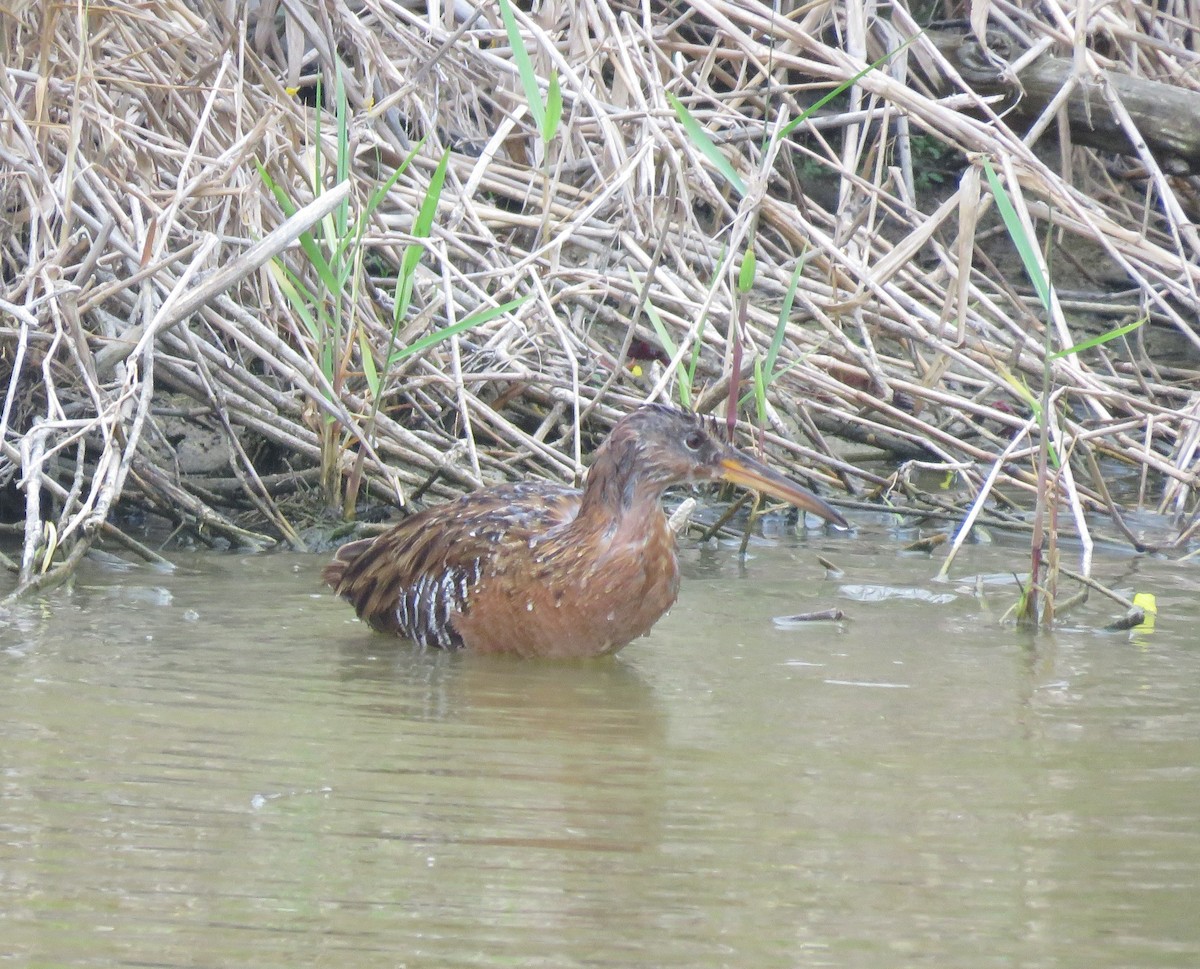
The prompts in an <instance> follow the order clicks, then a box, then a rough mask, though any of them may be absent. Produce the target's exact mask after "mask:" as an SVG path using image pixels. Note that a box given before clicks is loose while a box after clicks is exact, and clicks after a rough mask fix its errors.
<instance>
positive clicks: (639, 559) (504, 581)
mask: <svg viewBox="0 0 1200 969" xmlns="http://www.w3.org/2000/svg"><path fill="white" fill-rule="evenodd" d="M701 481H729V482H732V483H734V484H737V485H741V486H743V487H746V488H756V489H758V490H759V491H762V492H764V493H765V494H768V495H771V496H773V497H775V498H779V499H782V500H783V501H787V502H790V503H791V504H793V505H796V506H797V507H798V508H802V509H804V510H805V511H811V512H813V513H814V514H816V515H820V516H821V517H822V518H824V519H826V520H827V521H831V522H834V523H835V524H837V525H840V526H842V527H847V524H846V520H845V519H844V518H842V516H841V515H839V514H838V513H837V512H836V511H835V510H834V509H833V508H831V507H830V506H829V505H827V504H826V503H825V502H824V501H822V500H821V499H820V498H818V497H816V496H815V495H813V494H810V493H809V492H808V491H806V490H804V489H803V488H801V487H800V486H799V485H796V484H794V483H793V482H791V481H789V480H788V479H787V478H785V477H784V476H783V475H781V474H778V473H777V472H775V471H772V470H771V469H770V468H768V467H766V466H765V465H763V464H760V463H759V462H758V461H756V460H754V459H753V458H751V457H749V456H748V455H746V454H743V453H741V452H740V451H737V450H735V449H734V448H731V447H729V446H727V445H725V444H722V443H721V442H720V441H718V440H717V439H716V438H714V437H713V435H712V434H711V433H710V431H709V429H708V428H707V427H706V425H705V423H704V421H703V420H702V419H701V418H700V417H698V416H696V415H695V414H690V413H685V412H684V411H680V410H675V409H674V408H671V407H664V406H662V405H656V404H651V405H647V406H645V407H641V408H639V409H638V410H636V411H634V412H633V413H631V414H629V415H627V416H626V417H624V418H623V419H622V420H621V421H619V422H618V423H617V425H616V426H615V427H614V428H613V430H612V433H611V434H610V435H609V437H608V440H606V441H605V442H604V443H603V444H602V445H601V446H600V449H599V450H598V451H597V452H596V457H595V461H594V462H593V464H592V467H591V470H590V471H589V472H588V476H587V482H586V484H585V486H584V489H583V490H582V491H579V490H577V489H575V488H567V487H564V486H562V485H556V484H549V483H542V482H538V483H522V484H503V485H499V486H497V487H493V488H485V489H483V490H482V491H476V492H474V493H472V494H469V495H464V496H463V497H461V498H459V499H457V500H456V501H451V502H449V503H448V504H445V505H440V506H438V507H436V508H429V509H426V510H425V511H423V512H420V513H419V514H417V515H413V516H412V517H411V518H407V519H405V520H404V521H402V522H400V523H399V524H398V525H396V526H394V527H393V528H390V529H388V530H387V531H386V532H383V533H382V534H381V535H379V536H377V537H374V538H365V539H361V540H359V541H356V542H350V543H349V544H347V545H343V546H342V547H341V548H340V549H339V550H338V552H337V555H336V556H335V558H334V560H333V561H332V562H330V563H329V565H327V566H326V567H325V571H324V574H323V577H324V579H325V581H326V583H328V584H329V585H330V586H331V587H332V588H333V589H334V591H335V592H337V593H338V594H339V595H341V596H342V597H343V598H345V599H346V600H348V601H349V602H350V603H351V604H352V605H353V606H354V608H355V610H356V611H357V612H358V615H359V616H360V617H361V618H362V619H365V620H366V621H367V622H368V623H370V624H371V626H372V627H374V628H375V629H377V630H379V631H381V632H388V633H395V634H397V635H400V636H405V637H407V638H409V639H411V640H413V641H415V642H416V643H417V644H418V645H420V646H422V647H431V646H437V647H442V648H446V649H454V648H458V647H466V648H467V649H471V650H474V651H476V652H479V653H516V654H518V655H521V656H555V657H583V656H600V655H603V654H606V653H615V652H616V651H617V650H618V649H620V648H621V647H622V646H625V645H626V644H628V643H629V642H631V641H633V640H634V639H636V638H637V637H638V636H643V635H645V634H646V633H648V632H649V631H650V627H651V626H653V625H654V623H655V622H657V621H658V619H659V618H660V617H661V616H662V615H663V613H665V612H666V611H667V610H668V609H670V608H671V605H672V604H673V603H674V602H675V597H676V595H677V594H678V592H679V563H678V561H677V560H676V557H675V535H674V533H673V532H672V531H671V529H670V527H669V526H668V524H667V518H666V516H665V515H664V514H663V511H662V507H661V498H662V494H663V491H665V490H666V489H667V488H669V487H670V486H671V485H677V484H685V483H689V484H690V483H696V482H701Z"/></svg>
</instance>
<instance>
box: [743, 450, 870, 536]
mask: <svg viewBox="0 0 1200 969" xmlns="http://www.w3.org/2000/svg"><path fill="white" fill-rule="evenodd" d="M720 467H721V478H722V480H724V481H728V482H729V483H730V484H735V485H738V486H739V487H742V488H752V489H754V490H755V491H761V492H762V493H763V494H766V495H770V496H771V497H772V498H778V499H779V500H780V501H786V502H788V504H791V505H795V506H796V507H797V508H799V509H801V510H803V511H808V512H812V513H813V514H814V515H818V516H819V517H821V518H824V519H825V520H826V521H828V522H833V524H835V525H837V526H838V527H839V528H849V527H850V523H849V522H848V521H846V519H845V518H843V517H842V516H841V514H840V513H839V512H838V511H837V509H835V508H834V507H833V506H831V505H829V504H828V503H827V502H825V501H822V500H821V499H820V498H818V497H817V496H816V495H814V494H813V493H812V492H811V491H808V490H807V489H805V488H801V487H800V486H799V485H798V484H796V483H795V482H793V481H792V480H790V479H789V478H786V477H784V476H783V475H782V474H780V473H779V472H777V471H773V470H771V469H770V468H768V467H767V466H766V465H765V464H760V463H759V462H758V461H755V460H754V459H753V458H750V457H747V456H746V455H744V454H741V453H738V452H734V453H732V454H727V455H726V456H724V457H723V458H721V460H720Z"/></svg>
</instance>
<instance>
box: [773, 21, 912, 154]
mask: <svg viewBox="0 0 1200 969" xmlns="http://www.w3.org/2000/svg"><path fill="white" fill-rule="evenodd" d="M924 32H925V31H923V30H922V31H921V32H920V33H917V34H914V35H913V36H912V37H910V38H908V40H906V41H905V42H904V43H903V44H901V45H900V46H899V47H897V48H896V49H895V50H891V51H888V52H887V53H886V54H884V55H883V56H882V57H881V58H879V60H877V61H875V62H874V63H873V64H868V65H867V66H866V67H864V68H863V69H862V70H861V71H859V72H858V73H857V74H855V75H854V77H852V78H850V79H849V80H847V81H843V82H842V83H841V84H839V85H838V86H837V87H835V88H834V89H833V90H832V91H830V92H829V93H828V94H826V95H825V96H824V97H822V98H821V99H820V100H818V101H817V102H816V103H815V104H811V105H809V106H808V107H807V108H805V109H804V111H803V113H802V114H800V116H799V117H796V118H793V119H792V120H791V121H789V122H788V123H787V124H785V125H784V126H783V127H782V128H781V129H780V131H779V135H778V137H780V138H786V137H787V136H788V135H790V134H791V133H792V132H793V131H795V130H796V128H798V127H799V126H800V125H802V124H804V122H805V120H807V119H808V118H811V117H812V116H813V114H814V113H815V112H817V111H819V110H821V108H823V107H825V105H827V104H828V103H829V102H830V101H832V100H833V99H834V98H836V97H837V96H838V95H839V94H841V93H842V92H843V91H845V90H846V89H847V88H851V87H853V86H854V85H855V84H857V83H858V82H859V81H860V80H862V79H863V78H864V77H866V76H867V75H868V74H870V73H871V72H872V71H874V70H878V69H879V68H880V67H882V66H883V65H884V64H886V63H887V62H888V61H890V60H891V59H892V58H893V57H895V56H896V55H897V54H899V53H900V52H901V51H902V50H904V48H906V47H907V46H908V45H909V44H912V43H914V42H915V41H916V39H917V38H918V37H920V36H921V34H923V33H924Z"/></svg>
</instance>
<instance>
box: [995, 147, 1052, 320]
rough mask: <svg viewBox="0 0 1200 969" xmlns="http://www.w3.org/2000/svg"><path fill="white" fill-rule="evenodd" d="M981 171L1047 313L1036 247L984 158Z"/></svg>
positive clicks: (1044, 283) (1046, 289)
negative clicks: (985, 176)
mask: <svg viewBox="0 0 1200 969" xmlns="http://www.w3.org/2000/svg"><path fill="white" fill-rule="evenodd" d="M983 171H984V174H986V175H987V180H988V187H989V188H991V190H992V196H993V197H994V198H995V199H996V208H997V210H998V211H999V212H1000V218H1001V219H1003V220H1004V227H1005V228H1006V229H1007V230H1008V234H1009V237H1010V238H1011V239H1012V241H1013V245H1014V246H1016V247H1017V255H1019V256H1020V257H1021V263H1022V265H1024V267H1025V272H1026V273H1027V274H1028V276H1029V280H1030V282H1032V283H1033V288H1034V289H1035V290H1037V294H1038V299H1039V300H1041V302H1042V306H1043V308H1044V309H1045V310H1046V312H1047V313H1049V312H1050V281H1049V280H1048V279H1046V274H1045V273H1043V272H1042V264H1041V263H1040V262H1039V261H1038V257H1037V256H1038V248H1037V245H1036V243H1035V242H1034V240H1032V239H1030V238H1029V234H1028V233H1027V232H1026V231H1025V226H1023V225H1022V224H1021V219H1020V216H1018V215H1017V210H1016V208H1014V207H1013V204H1012V199H1011V198H1010V197H1009V194H1008V190H1007V189H1005V187H1004V183H1003V182H1001V181H1000V176H999V175H997V174H996V170H995V169H994V168H992V163H991V162H990V161H988V159H986V158H985V159H984V160H983Z"/></svg>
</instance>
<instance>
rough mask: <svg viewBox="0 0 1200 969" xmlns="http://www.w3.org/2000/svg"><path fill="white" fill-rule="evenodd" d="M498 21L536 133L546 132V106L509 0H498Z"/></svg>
mask: <svg viewBox="0 0 1200 969" xmlns="http://www.w3.org/2000/svg"><path fill="white" fill-rule="evenodd" d="M500 19H501V20H503V21H504V30H505V32H506V33H507V34H508V46H509V47H510V48H512V55H513V61H514V62H515V63H516V65H517V73H518V74H519V75H520V77H521V87H522V88H523V89H524V90H525V100H526V101H528V102H529V113H530V114H532V115H533V120H534V122H535V123H536V124H537V127H538V131H541V132H543V133H544V132H545V130H546V105H545V103H544V102H543V101H542V92H541V89H540V88H539V87H538V82H537V74H536V73H535V72H534V70H533V61H532V60H530V59H529V51H527V50H526V49H525V40H524V38H522V37H521V30H520V28H519V27H518V26H517V18H516V17H514V16H513V12H512V4H511V3H510V2H509V0H500Z"/></svg>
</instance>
